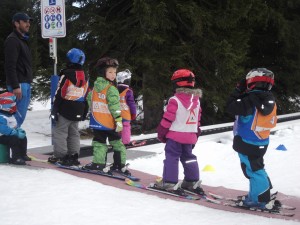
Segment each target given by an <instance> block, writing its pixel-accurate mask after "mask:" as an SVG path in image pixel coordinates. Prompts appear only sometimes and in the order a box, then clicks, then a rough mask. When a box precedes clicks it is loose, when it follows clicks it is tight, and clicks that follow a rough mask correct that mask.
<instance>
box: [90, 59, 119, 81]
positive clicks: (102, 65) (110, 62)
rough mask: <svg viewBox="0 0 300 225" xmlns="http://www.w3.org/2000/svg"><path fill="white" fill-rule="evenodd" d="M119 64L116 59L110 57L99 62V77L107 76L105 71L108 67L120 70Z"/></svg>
mask: <svg viewBox="0 0 300 225" xmlns="http://www.w3.org/2000/svg"><path fill="white" fill-rule="evenodd" d="M118 66H119V62H118V60H116V59H113V58H110V57H104V58H101V59H99V60H98V61H97V63H96V65H95V69H96V70H97V71H98V75H100V76H103V77H104V76H105V70H106V68H108V67H115V68H118Z"/></svg>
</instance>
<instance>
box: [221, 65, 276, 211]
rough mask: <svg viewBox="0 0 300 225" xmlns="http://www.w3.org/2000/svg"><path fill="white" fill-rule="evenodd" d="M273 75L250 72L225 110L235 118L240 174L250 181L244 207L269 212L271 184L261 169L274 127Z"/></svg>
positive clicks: (236, 147)
mask: <svg viewBox="0 0 300 225" xmlns="http://www.w3.org/2000/svg"><path fill="white" fill-rule="evenodd" d="M273 84H274V74H273V72H272V71H270V70H268V69H265V68H256V69H253V70H251V71H250V72H249V73H248V74H247V75H246V78H245V79H243V80H242V81H241V82H240V83H239V84H238V85H237V87H236V88H235V90H234V92H233V93H232V94H231V96H230V97H229V100H228V102H227V111H228V112H229V113H230V114H232V115H235V117H236V120H235V124H234V140H233V149H234V150H235V151H236V152H238V155H239V158H240V162H241V167H242V171H243V173H244V175H245V177H246V178H247V179H249V181H250V190H249V193H248V195H246V196H243V197H242V198H241V202H240V203H241V204H242V205H243V206H246V207H249V208H250V207H256V208H260V209H265V208H267V209H271V208H273V207H274V205H273V202H272V201H270V200H271V199H270V198H271V196H270V190H271V188H272V184H271V181H270V179H269V176H268V174H267V172H266V171H265V169H264V158H263V157H264V155H265V153H266V151H267V148H268V145H269V135H270V130H271V129H272V128H273V127H275V126H276V122H277V116H276V109H277V107H276V102H275V98H274V96H273V94H272V92H271V88H272V86H273Z"/></svg>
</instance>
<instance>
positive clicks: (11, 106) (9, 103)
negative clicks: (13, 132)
mask: <svg viewBox="0 0 300 225" xmlns="http://www.w3.org/2000/svg"><path fill="white" fill-rule="evenodd" d="M0 110H1V111H5V112H8V113H10V114H13V113H15V112H16V111H17V106H16V96H15V95H14V94H13V93H10V92H4V93H2V94H0Z"/></svg>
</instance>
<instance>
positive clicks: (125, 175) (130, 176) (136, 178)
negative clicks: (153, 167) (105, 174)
mask: <svg viewBox="0 0 300 225" xmlns="http://www.w3.org/2000/svg"><path fill="white" fill-rule="evenodd" d="M112 173H113V174H114V173H116V174H118V175H120V176H123V177H125V178H128V179H130V180H132V181H139V180H140V178H138V177H135V176H132V175H128V174H126V173H123V172H122V171H119V170H112Z"/></svg>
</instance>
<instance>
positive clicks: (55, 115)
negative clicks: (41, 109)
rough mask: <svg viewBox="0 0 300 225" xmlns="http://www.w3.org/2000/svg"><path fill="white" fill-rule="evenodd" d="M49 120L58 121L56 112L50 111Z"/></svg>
mask: <svg viewBox="0 0 300 225" xmlns="http://www.w3.org/2000/svg"><path fill="white" fill-rule="evenodd" d="M50 118H51V120H52V122H57V121H58V112H57V111H56V110H52V112H51V115H50Z"/></svg>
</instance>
